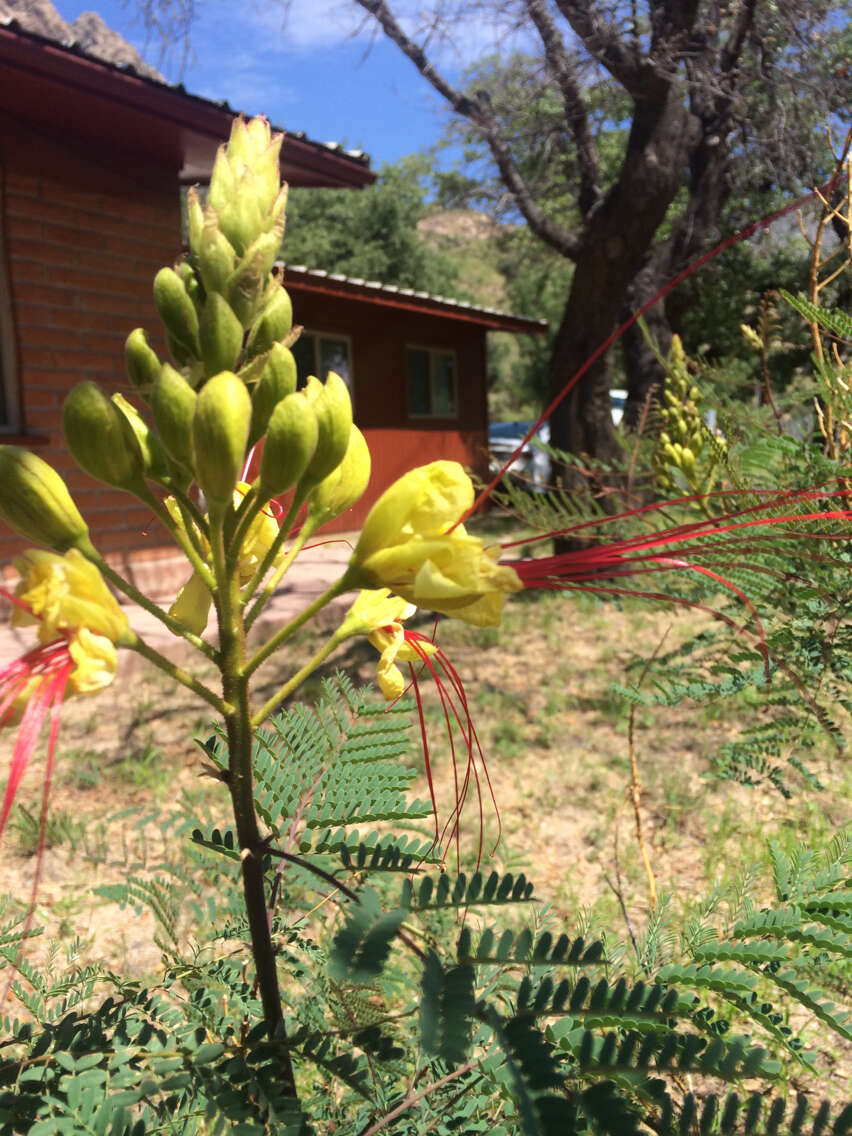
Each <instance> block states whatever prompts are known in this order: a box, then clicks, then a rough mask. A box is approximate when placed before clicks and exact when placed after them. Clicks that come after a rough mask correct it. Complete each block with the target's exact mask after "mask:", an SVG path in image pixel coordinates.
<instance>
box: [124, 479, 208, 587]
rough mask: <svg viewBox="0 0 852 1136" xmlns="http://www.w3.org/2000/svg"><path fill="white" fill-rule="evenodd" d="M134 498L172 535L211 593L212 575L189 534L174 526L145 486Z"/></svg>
mask: <svg viewBox="0 0 852 1136" xmlns="http://www.w3.org/2000/svg"><path fill="white" fill-rule="evenodd" d="M136 496H137V497H138V498H139V499H140V501H144V502H145V504H146V505H147V506H148V508H149V509H151V511H152V512H153V513H154V515H155V516H156V517H157V518H159V520H160V521H162V523H163V524H164V525H165V527H166V528H167V529H168V531H169V532H170V533H171V534H172V539H173V540H174V542H175V543H176V544H177V545H178V547H179V548H180V550H181V552H182V553H183V554H184V556H185V557H186V558H187V560H188V561H189V562H190V564H191V565H192V567H193V568H194V569H195V571H196V572H197V573H198V575H199V576H200V577H201V579H202V580H203V581H204V583H205V584H206V585H207V587H208V588H209V589H210V591H211V592H212V591H213V589H214V587H215V586H216V582H215V580H214V578H213V573H212V572H211V571H210V568H209V566H208V565H207V564H205V563H204V560H203V559H202V557H201V556H200V555H199V553H198V552H196V550H195V546H194V544H193V542H192V539H191V538H190V536H189V532H188V531H186V532H182V531H181V529H180V528H179V526H178V525H176V524H175V522H174V521H173V520H172V517H171V514H170V513H169V511H168V509H167V508H166V507H165V505H164V504H163V503H162V501H158V500H157V498H156V497H155V496H154V494H153V493H151V492H150V490H148V488H147V486H146V487H145V495H144V496H143V495H142V493H141V492H136Z"/></svg>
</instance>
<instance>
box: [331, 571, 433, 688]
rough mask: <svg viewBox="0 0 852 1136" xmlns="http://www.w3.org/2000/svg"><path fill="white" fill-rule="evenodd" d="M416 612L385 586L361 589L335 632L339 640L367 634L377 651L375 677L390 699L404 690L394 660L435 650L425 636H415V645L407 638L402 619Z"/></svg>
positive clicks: (414, 658)
mask: <svg viewBox="0 0 852 1136" xmlns="http://www.w3.org/2000/svg"><path fill="white" fill-rule="evenodd" d="M415 611H416V608H415V606H414V604H410V603H408V602H407V601H406V600H404V599H402V598H401V597H400V596H394V595H391V593H390V590H389V589H388V588H380V589H378V590H377V591H363V592H361V593H360V595H359V596H358V598H357V599H356V600H355V603H354V604H353V605H352V607H351V608H350V609H349V611H348V612H347V613H346V618H345V619H344V621H343V623H342V625H341V627H340V630H339V631H338V633H337V638H338V639H339V640H340V641H342V640H343V639H349V638H351V637H352V636H353V635H366V636H367V638H368V639H369V640H370V642H371V643H372V644H373V646H374V647H375V648H376V650H377V651H378V652H379V653H380V655H381V658H380V659H379V662H378V664H377V667H376V677H377V678H378V680H379V686H380V687H381V691H382V694H383V695H384V696H385V698H386V699H387V700H388V701H389V702H392V701H393V700H394V699H396V698H399V697H400V695H401V694H402V693H403V691H404V690H405V679H404V678H403V676H402V672H401V671H400V669H399V667H398V666H397V665H396V664H397V662H402V663H414V662H417V661H419V660H421V659H422V658H423V656H424V655H433V654H435V652H436V651H437V647H436V646H435V644H434V643H430V642H429V641H428V640H427V639H422V638H418V646H417V647H416V648H415V647H413V646H412V645H411V644H410V643H409V642H407V641H406V631H405V628H404V627H403V626H402V621H403V620H404V619H408V618H409V616H412V615H413V614H414V612H415Z"/></svg>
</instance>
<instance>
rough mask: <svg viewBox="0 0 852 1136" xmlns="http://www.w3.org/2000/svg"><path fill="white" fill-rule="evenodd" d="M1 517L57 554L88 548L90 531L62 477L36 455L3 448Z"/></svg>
mask: <svg viewBox="0 0 852 1136" xmlns="http://www.w3.org/2000/svg"><path fill="white" fill-rule="evenodd" d="M0 517H2V518H3V520H4V521H5V522H6V524H7V525H8V526H9V528H12V529H14V530H15V532H16V533H18V535H19V536H22V537H23V538H24V539H25V540H28V541H32V542H33V544H43V545H44V546H45V548H49V549H51V550H52V551H54V552H67V550H68V549H69V548H73V547H75V546H82V545H83V544H85V545H88V543H89V530H88V528H87V526H86V522H85V521H84V520H83V518H82V517H81V516H80V512H79V510H78V508H77V506H76V505H75V504H74V501H73V500H72V498H71V494H70V493H69V492H68V488H67V486H66V484H65V482H64V481H63V480H62V478H61V477H60V476H59V474H58V473H57V472H56V470H55V469H53V467H52V466H50V465H48V464H47V462H46V461H43V460H42V459H41V458H40V457H38V456H37V455H36V454H32V453H30V452H29V450H22V449H21V448H20V447H19V446H0Z"/></svg>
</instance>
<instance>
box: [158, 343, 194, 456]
mask: <svg viewBox="0 0 852 1136" xmlns="http://www.w3.org/2000/svg"><path fill="white" fill-rule="evenodd" d="M197 399H198V395H197V394H196V393H195V391H194V390H193V389H192V387H191V386H190V385H189V383H188V382H187V381H186V379H185V378H184V377H183V375H181V374H179V373H178V372H177V371H176V370H175V369H174V367H172V366H170V365H169V364H168V363H165V364H164V365H163V368H162V370H161V371H160V377H159V379H158V380H157V382H156V383H155V384H154V391H153V395H152V397H151V410H152V412H153V415H154V425H155V426H156V427H157V431H158V432H159V435H160V438H161V439H162V442H163V445H164V446H165V447H166V449H167V450H168V452H169V453H170V454H171V456H172V457H173V458H174V459H175V461H177V462H180V464H181V465H183V466H185V467H186V468H187V469H192V468H193V464H192V420H193V417H194V416H195V404H196V401H197Z"/></svg>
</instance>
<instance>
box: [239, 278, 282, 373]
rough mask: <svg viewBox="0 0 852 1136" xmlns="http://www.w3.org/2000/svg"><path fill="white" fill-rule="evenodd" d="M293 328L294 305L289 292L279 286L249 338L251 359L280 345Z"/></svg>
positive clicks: (247, 348) (247, 347)
mask: <svg viewBox="0 0 852 1136" xmlns="http://www.w3.org/2000/svg"><path fill="white" fill-rule="evenodd" d="M292 326H293V305H292V303H291V301H290V297H289V295H288V294H287V292H286V291H285V290H284V289H283V288H281V287H280V286H277V287H276V288H275V291H274V292H273V293H272V295H271V296H270V298H269V300H267V302H266V304H265V305H264V308H263V311H262V312H261V314H260V317H259V318H258V320H257V321H256V323H255V325H254V327H253V328H252V329H251V332H250V334H249V337H248V343H247V344H246V352H247V354H248V357H249V358H250V359H251V358H253V357H254V356H255V355H262V354H263V352H264V351H268V350H269V349H270V347H272V344H273V343H280V342H281V340H282V339H283V338H284V337H285V336H286V335H287V334H288V333H289V331H290V328H291V327H292Z"/></svg>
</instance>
